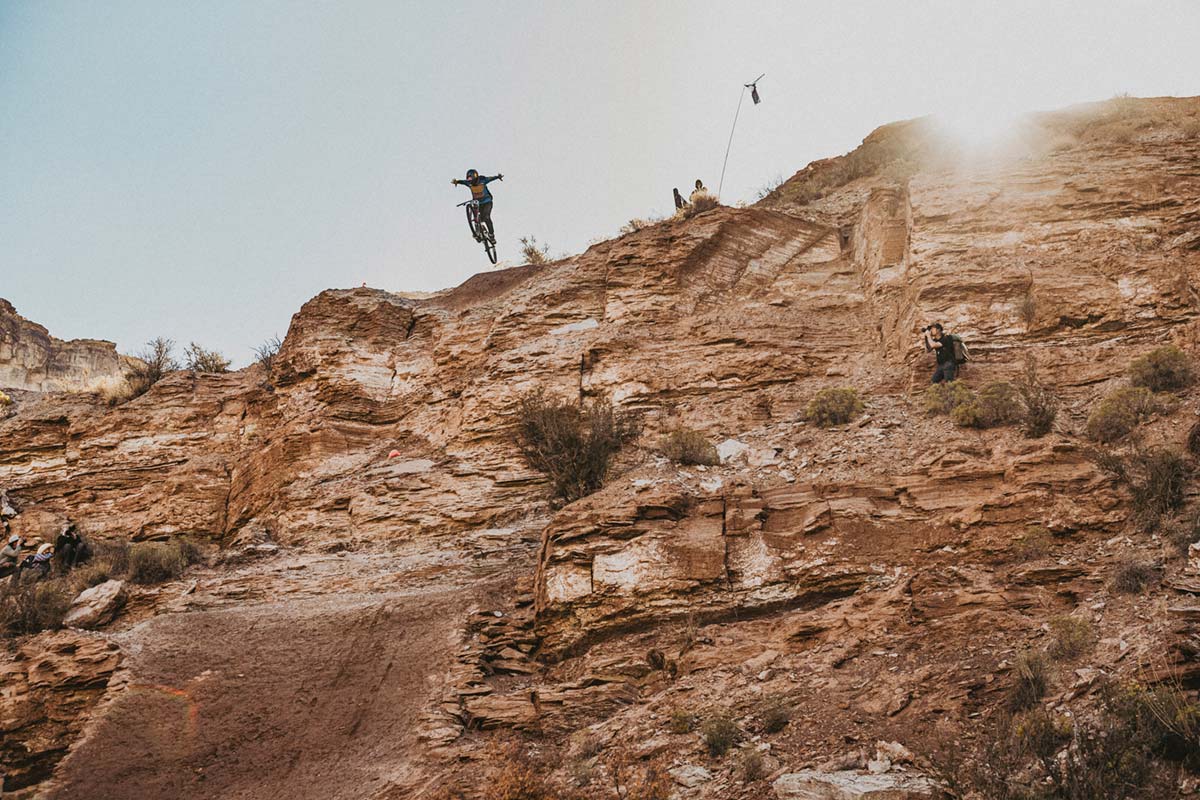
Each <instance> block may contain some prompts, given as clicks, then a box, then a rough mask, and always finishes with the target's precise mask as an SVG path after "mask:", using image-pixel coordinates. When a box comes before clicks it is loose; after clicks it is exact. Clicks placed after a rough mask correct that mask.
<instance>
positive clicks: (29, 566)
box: [13, 542, 54, 583]
mask: <svg viewBox="0 0 1200 800" xmlns="http://www.w3.org/2000/svg"><path fill="white" fill-rule="evenodd" d="M53 558H54V545H52V544H50V543H49V542H46V543H45V544H42V545H41V546H39V547H38V549H37V553H35V554H34V555H31V556H26V557H25V560H24V561H22V562H21V564H20V566H18V567H17V571H16V572H15V573H14V574H13V583H20V582H21V581H22V580H23V576H24V575H25V573H26V572H32V573H33V576H34V580H39V581H40V580H42V579H43V578H49V577H50V562H51V560H52V559H53Z"/></svg>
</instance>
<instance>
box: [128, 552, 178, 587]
mask: <svg viewBox="0 0 1200 800" xmlns="http://www.w3.org/2000/svg"><path fill="white" fill-rule="evenodd" d="M187 565H188V562H187V557H186V556H185V555H184V554H183V551H182V549H181V548H180V546H179V544H178V543H177V542H138V543H137V544H135V545H133V546H132V547H131V548H129V580H131V581H133V582H134V583H141V584H151V583H162V582H163V581H169V580H174V579H175V578H178V577H179V576H180V575H182V574H183V571H184V570H185V569H186V568H187Z"/></svg>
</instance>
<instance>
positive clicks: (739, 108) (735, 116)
mask: <svg viewBox="0 0 1200 800" xmlns="http://www.w3.org/2000/svg"><path fill="white" fill-rule="evenodd" d="M745 99H746V87H745V86H743V87H742V93H741V94H739V95H738V104H737V111H734V112H733V127H731V128H730V129H729V144H727V145H725V160H724V161H722V162H721V182H720V183H718V184H717V199H718V200H719V199H720V198H721V190H722V189H723V188H725V166H726V165H727V164H728V163H729V148H731V147H733V132H734V131H736V130H737V119H738V114H740V113H742V101H743V100H745Z"/></svg>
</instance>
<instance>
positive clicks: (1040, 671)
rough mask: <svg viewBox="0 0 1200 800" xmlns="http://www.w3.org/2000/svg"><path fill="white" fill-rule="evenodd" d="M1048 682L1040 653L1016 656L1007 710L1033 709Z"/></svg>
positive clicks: (1047, 672) (1043, 693) (1043, 660)
mask: <svg viewBox="0 0 1200 800" xmlns="http://www.w3.org/2000/svg"><path fill="white" fill-rule="evenodd" d="M1049 682H1050V679H1049V668H1048V667H1047V665H1046V659H1045V658H1044V657H1043V656H1042V654H1041V653H1035V652H1027V653H1022V654H1021V655H1019V656H1017V658H1016V661H1014V662H1013V683H1012V686H1011V687H1010V688H1009V694H1008V706H1009V708H1011V709H1012V710H1013V711H1024V710H1025V709H1028V708H1033V707H1034V706H1036V705H1037V704H1038V702H1039V701H1040V700H1041V699H1042V697H1043V696H1044V695H1045V694H1046V688H1047V686H1048V685H1049Z"/></svg>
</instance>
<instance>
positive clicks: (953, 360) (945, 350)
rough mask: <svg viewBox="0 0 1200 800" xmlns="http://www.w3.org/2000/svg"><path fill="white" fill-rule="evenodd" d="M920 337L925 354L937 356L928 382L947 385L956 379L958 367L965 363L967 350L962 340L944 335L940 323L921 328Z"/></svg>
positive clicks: (947, 334) (950, 335)
mask: <svg viewBox="0 0 1200 800" xmlns="http://www.w3.org/2000/svg"><path fill="white" fill-rule="evenodd" d="M921 336H922V337H923V339H924V342H925V352H927V353H928V352H930V351H932V352H933V353H934V354H935V355H936V356H937V368H936V369H935V370H934V371H933V377H932V378H931V379H930V381H929V382H930V383H942V382H946V383H949V382H950V381H952V380H955V379H956V378H958V368H959V365H961V364H964V363H966V361H967V348H966V346H965V345H964V344H963V342H962V339H960V338H959V337H957V336H955V335H953V334H949V333H946V329H945V328H944V327H942V323H940V322H935V323H933V324H932V325H926V326H925V327H924V328H921Z"/></svg>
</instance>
